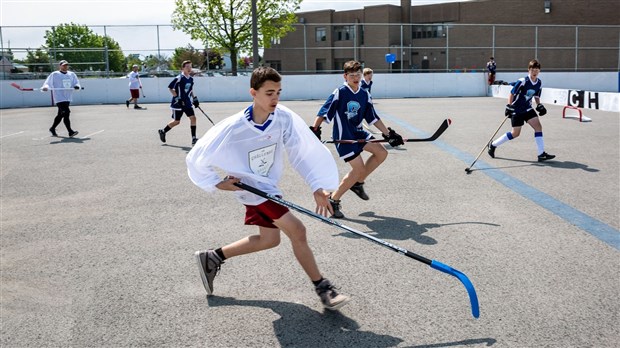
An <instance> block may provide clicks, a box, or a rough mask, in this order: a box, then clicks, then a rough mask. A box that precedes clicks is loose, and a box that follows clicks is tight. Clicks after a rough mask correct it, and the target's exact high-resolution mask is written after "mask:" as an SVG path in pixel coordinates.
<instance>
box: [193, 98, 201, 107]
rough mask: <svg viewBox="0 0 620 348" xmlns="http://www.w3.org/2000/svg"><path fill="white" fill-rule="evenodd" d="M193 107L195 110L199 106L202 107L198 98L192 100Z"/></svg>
mask: <svg viewBox="0 0 620 348" xmlns="http://www.w3.org/2000/svg"><path fill="white" fill-rule="evenodd" d="M192 105H194V107H195V108H197V107H198V106H200V102H199V101H198V97H194V98H193V99H192Z"/></svg>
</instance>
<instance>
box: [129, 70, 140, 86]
mask: <svg viewBox="0 0 620 348" xmlns="http://www.w3.org/2000/svg"><path fill="white" fill-rule="evenodd" d="M127 77H129V89H139V88H140V87H142V83H140V73H138V72H137V71H132V72H130V73H129V74H128V75H127Z"/></svg>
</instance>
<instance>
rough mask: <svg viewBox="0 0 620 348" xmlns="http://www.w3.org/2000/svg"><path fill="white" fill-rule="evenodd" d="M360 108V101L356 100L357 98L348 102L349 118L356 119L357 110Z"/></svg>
mask: <svg viewBox="0 0 620 348" xmlns="http://www.w3.org/2000/svg"><path fill="white" fill-rule="evenodd" d="M359 109H360V103H358V102H356V101H355V100H352V101H350V102H348V103H347V112H346V114H347V118H349V119H354V118H356V117H357V112H358V111H359Z"/></svg>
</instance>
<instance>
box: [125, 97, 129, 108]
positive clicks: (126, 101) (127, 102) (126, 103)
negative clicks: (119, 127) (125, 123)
mask: <svg viewBox="0 0 620 348" xmlns="http://www.w3.org/2000/svg"><path fill="white" fill-rule="evenodd" d="M125 105H127V107H128V108H129V99H127V100H125Z"/></svg>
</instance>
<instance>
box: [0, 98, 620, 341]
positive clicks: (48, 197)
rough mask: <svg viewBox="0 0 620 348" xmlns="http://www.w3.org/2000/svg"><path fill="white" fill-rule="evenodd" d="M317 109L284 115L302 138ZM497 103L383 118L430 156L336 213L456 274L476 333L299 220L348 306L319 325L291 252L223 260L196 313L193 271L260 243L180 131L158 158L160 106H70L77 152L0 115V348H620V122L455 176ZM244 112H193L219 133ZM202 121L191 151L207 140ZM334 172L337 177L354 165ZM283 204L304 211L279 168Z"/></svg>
mask: <svg viewBox="0 0 620 348" xmlns="http://www.w3.org/2000/svg"><path fill="white" fill-rule="evenodd" d="M321 103H322V101H318V100H317V101H295V102H283V104H285V105H287V106H288V107H290V108H292V109H293V110H295V111H297V112H298V113H299V114H300V115H301V116H302V117H304V119H305V120H306V121H307V123H311V122H312V120H313V117H314V116H313V115H314V114H315V113H316V111H317V110H318V109H319V108H320V106H321ZM504 104H505V100H501V99H493V98H438V99H398V100H388V99H382V100H377V109H378V111H379V113H380V115H382V117H383V118H384V120H385V123H386V124H387V125H389V126H391V127H392V128H394V129H396V130H397V131H398V132H399V133H401V134H402V135H403V136H405V137H424V136H428V135H430V134H431V133H433V132H434V130H435V129H436V128H437V127H438V126H439V124H440V123H441V121H443V119H445V118H448V117H449V118H451V119H452V121H453V123H452V126H451V127H450V128H449V129H448V130H447V131H446V132H445V133H444V134H443V135H442V136H441V138H440V139H439V140H438V141H436V142H432V143H408V144H406V145H405V146H401V147H400V148H397V149H391V148H390V149H389V153H390V155H389V156H388V159H387V160H386V162H385V163H384V164H383V165H382V166H381V167H379V169H377V171H376V172H375V173H373V174H372V175H371V176H370V177H369V178H368V180H367V184H366V191H367V193H368V194H369V196H370V198H371V199H370V200H369V201H362V200H360V199H359V198H357V197H356V196H355V195H354V194H353V193H348V194H346V195H345V196H344V197H343V212H344V214H345V215H346V216H347V218H346V219H344V220H342V221H341V222H342V223H343V224H345V225H347V226H350V227H352V228H354V229H356V230H359V231H362V232H365V233H368V234H370V235H372V236H375V237H377V238H380V239H382V240H385V241H387V242H389V243H393V244H395V245H397V246H400V247H403V248H406V249H408V250H410V251H412V252H415V253H417V254H419V255H422V256H424V257H426V258H429V259H434V260H438V261H440V262H443V263H445V264H448V265H450V266H452V267H454V268H456V269H458V270H460V271H462V272H463V273H465V274H466V275H467V276H468V277H469V279H470V280H471V281H472V282H473V284H474V286H475V288H476V290H477V294H478V298H479V301H480V313H481V315H480V318H479V319H474V318H473V317H472V315H471V308H470V303H469V300H468V297H467V292H466V291H465V288H464V287H463V285H462V284H461V283H460V282H459V281H458V280H457V279H456V278H454V277H451V276H449V275H446V274H444V273H441V272H439V271H437V270H435V269H432V268H430V267H428V266H426V265H425V264H423V263H420V262H417V261H415V260H413V259H411V258H408V257H405V256H403V255H401V254H399V253H396V252H393V251H391V250H389V249H387V248H383V247H381V246H379V245H377V244H374V243H372V242H370V241H368V240H365V239H363V238H360V237H356V236H355V235H352V234H351V233H347V232H345V231H344V230H341V229H338V228H335V227H333V226H329V225H327V224H323V223H321V222H319V221H316V220H313V219H311V218H308V217H305V216H302V215H300V214H299V213H296V215H297V216H299V217H300V218H301V219H302V220H303V221H304V223H305V224H306V226H307V228H308V238H309V241H310V245H311V247H312V249H313V250H314V252H315V257H316V259H317V262H318V264H319V267H320V268H321V271H322V273H323V274H324V276H325V277H327V278H329V279H331V280H332V281H333V282H334V283H335V284H336V285H337V286H338V287H340V291H341V292H342V293H344V294H347V295H349V296H351V297H352V301H351V302H350V303H349V304H348V305H347V306H345V307H343V308H342V310H340V311H339V312H328V311H324V310H323V309H322V307H321V305H320V302H319V300H318V297H317V296H316V295H315V293H314V290H313V288H312V286H311V283H310V281H309V280H308V279H307V277H306V275H305V273H304V272H303V271H302V269H301V267H300V266H299V265H298V264H297V262H296V261H295V258H294V256H293V253H292V250H291V247H290V244H289V243H288V242H287V239H286V237H283V239H282V240H283V242H282V244H281V245H280V246H279V247H278V248H275V249H271V250H267V251H264V252H260V253H255V254H251V255H245V256H242V257H238V258H233V259H230V260H227V261H226V262H225V264H223V265H222V269H221V273H220V275H219V276H218V277H217V278H216V279H215V294H214V296H211V297H209V298H207V296H206V293H205V291H204V289H203V286H202V284H201V281H200V277H199V275H198V272H197V267H196V264H195V261H194V256H193V254H194V252H195V251H196V250H200V249H207V248H215V247H219V246H222V245H225V244H228V243H230V242H233V241H236V240H238V239H240V238H242V237H245V236H248V235H250V234H254V233H256V232H257V231H256V228H255V227H249V226H244V225H243V216H244V208H243V206H242V205H241V204H239V203H238V202H237V201H236V200H235V199H234V198H233V197H232V195H231V194H230V193H227V192H217V193H215V194H213V195H209V194H207V193H206V192H203V191H201V190H200V189H199V188H198V187H196V186H194V185H193V184H192V183H191V182H190V181H189V179H188V177H187V174H186V168H185V155H186V154H187V152H188V151H189V150H190V146H191V139H190V132H189V122H188V120H187V119H183V120H182V123H181V125H180V126H178V127H177V128H175V129H173V130H172V131H171V132H169V133H168V142H167V144H162V143H161V142H160V141H159V138H158V135H157V129H158V128H162V127H163V126H164V125H165V123H167V122H168V120H169V118H168V117H169V116H168V115H169V110H168V106H167V105H163V104H152V105H146V106H147V107H148V109H147V110H143V111H137V110H133V109H127V108H125V105H124V104H122V105H98V106H81V105H76V106H72V108H71V109H72V114H71V118H72V121H73V127H74V129H76V130H78V131H79V132H80V134H79V135H78V137H77V138H75V139H69V138H64V137H61V138H51V137H50V136H49V134H48V133H47V129H48V128H49V126H50V124H51V121H52V118H53V115H54V113H55V108H51V107H50V108H29V109H10V110H0V112H1V116H0V121H1V124H0V125H1V132H0V143H1V169H2V173H1V179H2V181H1V194H2V199H1V259H0V261H1V265H0V269H1V275H0V283H1V284H0V290H1V296H0V305H1V308H0V309H1V312H0V315H1V319H2V320H1V321H2V334H1V335H2V336H1V339H0V345H1V346H2V347H61V346H62V347H128V346H142V347H199V346H200V347H202V346H208V347H274V346H281V347H416V348H420V347H433V348H435V347H489V346H493V347H617V346H619V345H620V333H619V330H618V328H619V327H620V300H619V299H620V253H619V249H620V238H619V236H620V234H619V232H618V229H619V228H620V221H619V215H620V188H619V182H620V165H619V162H620V144H619V135H620V125H619V120H620V117H618V114H617V113H611V112H601V111H595V110H585V111H584V114H585V115H586V116H588V117H590V118H592V120H593V121H592V122H590V123H580V122H578V121H576V120H574V119H562V117H561V107H559V106H553V105H551V106H548V110H549V114H548V115H547V116H545V117H543V118H542V120H541V121H542V124H543V127H544V130H543V131H544V135H545V143H546V150H547V152H549V153H552V154H555V155H557V158H556V159H555V160H554V161H550V162H547V163H543V164H540V163H538V162H537V161H536V146H535V143H534V139H533V131H532V130H531V129H530V128H524V129H523V132H522V135H521V137H519V138H517V139H515V140H513V141H511V142H509V143H507V144H505V145H503V146H501V147H499V148H498V149H497V152H496V155H497V158H495V159H491V158H490V157H489V156H488V155H487V154H486V152H484V153H483V154H482V156H481V157H480V159H479V160H478V162H477V163H476V165H475V166H474V168H473V169H474V170H473V171H472V173H471V174H466V173H465V171H464V169H465V168H466V167H468V166H469V165H470V164H471V162H472V161H473V160H474V158H475V157H476V155H477V154H478V153H479V152H480V150H481V149H482V147H483V146H484V145H485V144H486V143H487V141H488V140H489V138H490V137H491V135H492V134H493V132H494V131H495V130H496V129H497V127H498V126H499V124H500V122H501V121H502V118H503V106H504ZM246 105H247V103H203V104H202V105H201V106H202V108H203V109H204V110H205V111H206V112H208V114H209V116H210V117H211V118H212V119H213V120H214V121H217V120H222V119H223V118H224V117H226V116H229V115H231V114H233V113H235V112H237V111H239V110H240V109H241V108H243V107H244V106H246ZM197 116H198V117H199V118H198V122H199V123H198V132H199V133H200V134H202V133H204V132H205V131H206V130H207V129H208V128H210V126H211V125H210V123H209V122H208V121H207V119H206V118H204V117H203V116H202V115H201V114H200V113H198V114H197ZM329 129H330V126H327V127H326V128H324V130H323V134H324V137H325V134H327V133H329ZM508 130H509V125H508V124H505V125H504V127H503V128H502V130H500V133H503V132H506V131H508ZM58 132H59V134H60V135H66V130H64V127H63V126H62V125H61V126H59V127H58ZM328 147H329V148H330V149H331V150H332V151H333V152H334V154H335V151H334V149H333V147H332V146H331V145H328ZM338 166H339V168H340V174H341V176H342V175H344V174H345V173H346V171H347V170H348V165H346V164H345V163H343V162H341V161H339V162H338ZM281 187H282V188H283V190H284V192H285V197H284V198H285V199H287V200H290V201H292V202H294V203H296V204H299V205H301V206H304V207H307V208H310V209H314V205H313V199H312V196H311V193H310V192H309V189H308V188H307V187H306V186H305V185H304V183H303V181H302V180H301V179H300V178H299V176H298V175H297V174H296V173H294V171H293V170H292V169H290V168H289V169H288V170H287V172H286V174H285V175H284V178H283V180H282V183H281Z"/></svg>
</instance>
